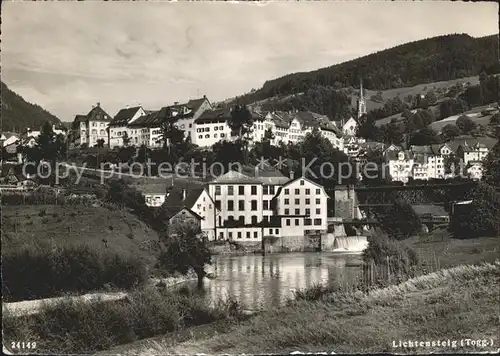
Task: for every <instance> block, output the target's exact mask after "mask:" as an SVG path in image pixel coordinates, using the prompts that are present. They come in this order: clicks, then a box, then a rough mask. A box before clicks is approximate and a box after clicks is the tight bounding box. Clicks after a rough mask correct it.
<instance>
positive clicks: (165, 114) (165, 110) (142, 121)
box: [128, 106, 173, 127]
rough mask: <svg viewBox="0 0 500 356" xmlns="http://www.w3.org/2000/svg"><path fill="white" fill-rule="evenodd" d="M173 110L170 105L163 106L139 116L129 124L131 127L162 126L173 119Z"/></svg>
mask: <svg viewBox="0 0 500 356" xmlns="http://www.w3.org/2000/svg"><path fill="white" fill-rule="evenodd" d="M172 119H173V117H172V115H171V110H170V109H169V107H168V106H165V107H162V108H161V109H160V110H157V111H151V112H148V113H147V114H146V115H143V116H141V117H139V118H138V119H137V120H135V121H133V122H131V123H130V124H128V126H130V127H161V126H162V124H163V123H164V122H166V121H168V120H172Z"/></svg>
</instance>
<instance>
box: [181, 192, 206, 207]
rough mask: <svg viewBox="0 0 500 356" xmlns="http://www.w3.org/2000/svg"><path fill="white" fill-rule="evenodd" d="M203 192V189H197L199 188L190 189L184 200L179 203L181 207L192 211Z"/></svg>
mask: <svg viewBox="0 0 500 356" xmlns="http://www.w3.org/2000/svg"><path fill="white" fill-rule="evenodd" d="M204 191H205V188H204V187H199V188H194V189H192V190H191V191H190V192H189V193H188V194H187V196H186V199H184V201H182V202H181V205H182V206H184V207H186V208H188V209H192V208H193V206H194V204H195V203H196V201H197V200H198V198H199V197H200V195H201V194H202V193H203V192H204Z"/></svg>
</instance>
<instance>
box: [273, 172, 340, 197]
mask: <svg viewBox="0 0 500 356" xmlns="http://www.w3.org/2000/svg"><path fill="white" fill-rule="evenodd" d="M300 179H303V180H305V181H307V182H309V183H312V184H314V185H315V186H317V187H318V188H321V189H323V191H325V190H324V187H323V186H322V185H321V184H318V183H316V182H314V181H312V180H310V179H308V178H306V177H304V176H301V177H297V178H295V179H291V180H289V181H288V182H286V184H284V185H283V186H281V187H279V189H278V191H277V192H276V195H275V196H274V198H273V199H275V198H276V197H278V196H279V195H280V193H281V191H282V190H283V189H285V188H286V187H287V186H289V185H290V184H292V183H295V182H296V181H298V180H300ZM325 194H326V192H325ZM326 196H327V197H328V194H326ZM328 199H330V197H328Z"/></svg>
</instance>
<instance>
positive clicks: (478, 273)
mask: <svg viewBox="0 0 500 356" xmlns="http://www.w3.org/2000/svg"><path fill="white" fill-rule="evenodd" d="M499 288H500V262H498V261H497V262H495V263H493V264H482V265H478V266H470V265H467V266H459V267H455V268H452V269H447V270H441V271H438V272H435V273H431V274H428V275H424V276H420V277H417V278H413V279H410V280H408V281H406V282H404V283H401V284H399V285H395V286H391V287H388V288H384V289H376V290H373V291H371V292H370V293H362V292H349V293H347V292H346V293H341V292H334V293H329V294H326V295H322V296H320V297H319V299H318V300H316V301H311V300H297V301H296V302H293V303H291V304H289V305H287V306H284V307H281V308H278V309H276V310H271V311H269V312H266V313H263V314H261V315H258V316H256V317H254V318H252V319H251V320H249V321H248V322H245V323H243V324H241V325H239V326H236V327H233V328H232V329H231V330H229V331H228V332H224V333H223V334H220V335H215V336H210V337H204V336H198V337H195V338H192V339H191V340H189V341H187V342H183V343H181V344H178V345H176V346H170V345H169V344H168V343H163V342H152V343H147V344H141V345H140V346H139V347H137V348H134V347H131V348H129V349H128V350H127V351H126V352H124V354H130V355H132V354H137V353H140V354H146V355H147V354H151V355H153V354H157V355H160V354H167V353H173V354H194V353H198V352H204V353H209V354H211V353H230V354H231V353H262V352H266V353H268V352H279V353H283V352H285V353H288V352H291V351H295V350H301V351H317V352H319V351H334V352H336V353H377V352H406V353H415V352H424V353H429V352H445V351H448V352H472V351H486V350H489V351H491V350H495V349H496V348H497V347H498V346H493V348H491V347H490V348H487V349H479V348H474V347H464V348H462V347H460V346H459V347H458V348H452V347H447V346H445V347H434V348H423V349H409V348H407V349H401V348H394V347H393V341H396V343H397V342H399V340H422V341H427V340H430V341H432V340H441V339H443V338H444V339H452V340H460V339H462V338H471V339H487V340H488V341H489V340H491V339H492V340H493V342H494V345H498V342H499V341H500V340H499V336H498V328H499V320H498V305H499V303H500V295H499V294H498V289H499Z"/></svg>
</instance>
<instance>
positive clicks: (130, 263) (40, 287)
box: [2, 244, 147, 302]
mask: <svg viewBox="0 0 500 356" xmlns="http://www.w3.org/2000/svg"><path fill="white" fill-rule="evenodd" d="M2 277H3V296H4V298H5V300H6V301H9V302H10V301H18V300H28V299H40V298H48V297H54V296H60V295H61V294H63V293H65V292H74V293H85V292H90V291H95V290H99V289H102V288H103V286H104V285H105V284H107V283H109V284H110V285H113V286H115V287H117V288H121V289H131V288H133V287H134V286H136V285H138V284H142V283H144V282H145V281H146V278H147V275H146V267H145V266H144V264H143V263H142V262H141V261H140V260H139V259H136V258H134V257H126V256H120V255H117V254H113V253H109V252H100V251H95V250H93V249H91V248H90V247H88V246H86V245H80V246H68V247H65V248H62V249H52V248H51V247H50V246H48V245H45V244H39V245H37V244H31V245H27V246H24V247H23V248H21V249H19V250H16V251H12V252H8V253H7V254H4V255H3V256H2Z"/></svg>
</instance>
